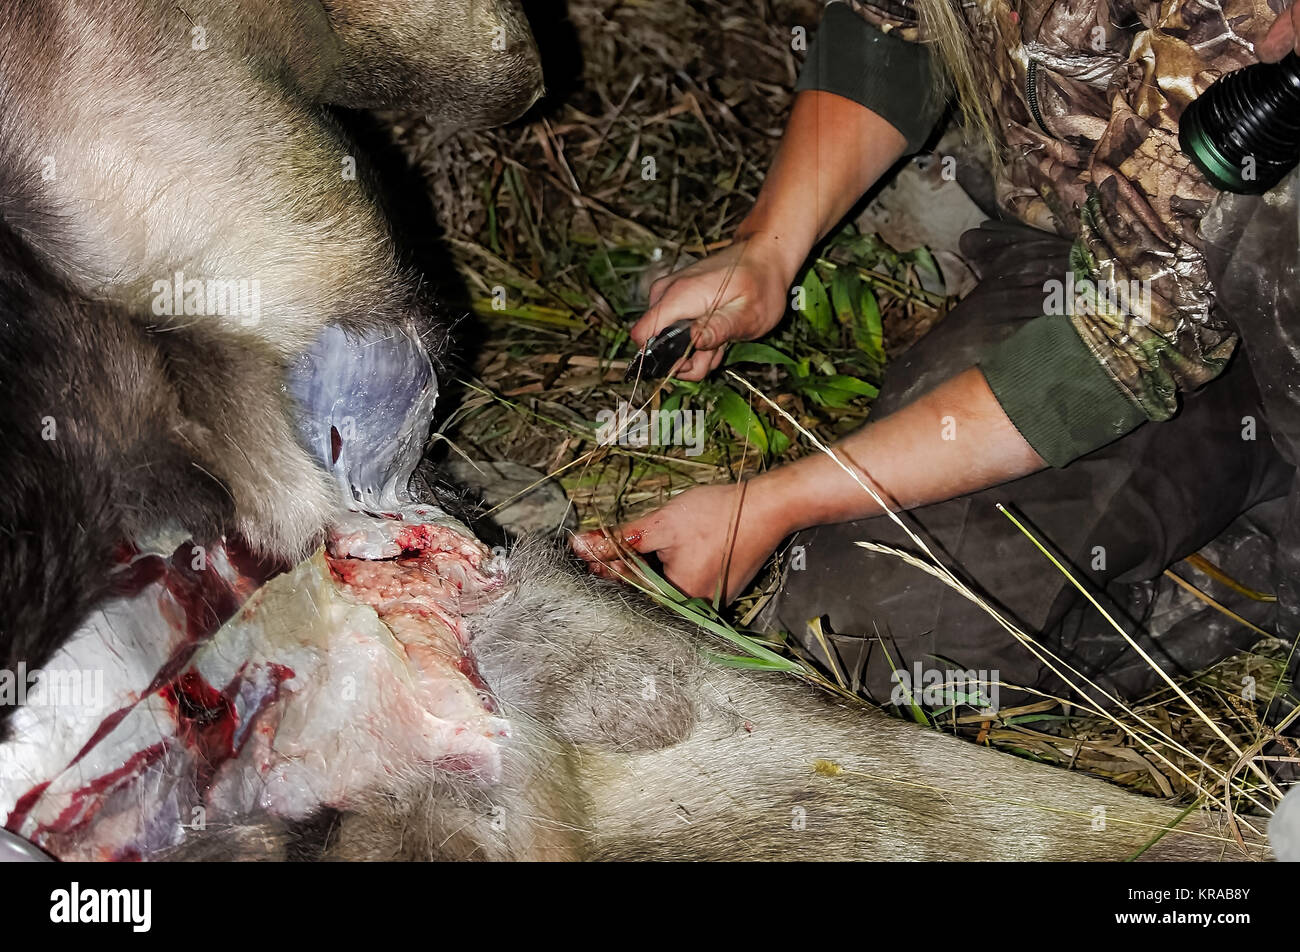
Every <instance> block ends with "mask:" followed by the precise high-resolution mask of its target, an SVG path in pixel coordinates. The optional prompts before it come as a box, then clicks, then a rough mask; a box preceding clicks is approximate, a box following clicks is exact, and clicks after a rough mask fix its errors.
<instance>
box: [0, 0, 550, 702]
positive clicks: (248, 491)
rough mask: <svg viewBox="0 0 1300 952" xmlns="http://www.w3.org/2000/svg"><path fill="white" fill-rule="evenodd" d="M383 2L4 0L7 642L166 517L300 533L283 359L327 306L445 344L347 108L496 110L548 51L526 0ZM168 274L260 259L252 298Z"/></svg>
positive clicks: (34, 648)
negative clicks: (181, 302) (186, 294)
mask: <svg viewBox="0 0 1300 952" xmlns="http://www.w3.org/2000/svg"><path fill="white" fill-rule="evenodd" d="M391 6H392V5H391V4H388V3H379V2H375V0H330V2H329V3H328V4H322V3H320V2H316V0H241V2H228V0H193V2H188V3H183V4H177V3H175V2H173V0H85V2H78V3H71V4H70V3H61V2H57V0H5V2H3V3H0V90H3V93H4V97H3V98H4V109H3V112H2V114H0V159H2V160H3V161H0V289H3V290H4V291H5V298H4V300H3V302H0V308H3V321H4V323H3V326H2V327H0V386H3V387H4V389H5V391H6V396H7V400H8V402H7V403H6V405H5V406H4V407H3V409H0V437H3V440H4V445H5V453H6V463H7V465H5V467H4V470H3V472H0V602H3V603H4V604H6V605H12V606H18V607H17V608H15V609H14V610H11V611H8V612H6V615H5V617H4V618H3V619H0V664H4V665H6V666H10V667H11V666H12V665H14V664H16V663H17V662H18V661H27V662H28V663H29V664H33V665H36V664H39V663H40V662H41V661H43V660H45V659H46V658H48V657H49V656H50V655H51V654H52V653H53V651H54V650H56V649H57V648H58V646H59V645H61V644H62V643H63V642H64V641H65V640H66V639H67V637H68V636H69V635H70V634H71V632H72V631H73V630H74V629H75V627H76V626H77V624H78V623H79V622H80V621H81V620H82V619H83V618H84V617H85V615H86V613H87V612H88V610H89V609H90V607H91V606H92V605H93V604H94V603H95V602H96V601H97V600H99V599H100V598H102V597H103V596H104V594H105V593H106V591H107V590H108V588H107V587H108V584H109V581H108V577H107V576H108V571H109V568H110V565H111V554H112V552H113V550H114V547H115V546H117V545H119V544H123V543H127V542H129V541H130V540H131V539H133V538H140V537H141V535H142V534H147V533H148V532H149V531H152V530H154V529H157V528H158V527H159V526H163V525H166V524H168V523H179V524H181V525H184V526H186V527H187V528H190V529H192V531H194V532H195V533H196V537H200V538H210V537H213V536H214V535H216V534H218V533H220V532H238V533H239V534H240V535H241V536H242V537H243V538H244V540H245V541H246V542H247V543H248V544H249V545H250V547H251V548H252V549H253V550H254V551H256V552H258V553H259V554H261V555H264V556H268V557H271V558H275V559H279V560H282V561H293V560H296V559H298V558H300V557H301V556H303V555H304V554H306V553H307V552H308V551H310V550H311V549H312V548H313V547H314V546H315V545H316V543H317V542H318V541H319V539H320V537H321V533H322V531H323V529H324V527H325V526H326V525H328V524H329V523H330V521H331V520H332V518H333V517H334V515H335V513H336V507H337V505H338V498H339V495H338V493H337V492H335V491H334V490H332V489H331V487H330V484H329V481H328V479H327V476H326V474H325V473H324V471H323V470H322V469H321V467H320V466H318V465H317V464H316V463H315V462H314V461H313V460H312V458H311V457H310V456H309V455H308V454H307V452H306V451H305V450H304V449H303V447H302V446H301V445H300V444H299V442H298V440H297V439H296V438H295V431H294V428H293V425H292V422H291V420H292V413H293V408H292V407H291V406H289V405H288V404H287V398H286V397H285V395H284V392H283V389H284V388H283V381H284V373H285V368H286V366H287V365H288V363H289V362H290V361H292V360H293V358H294V357H295V356H296V355H298V354H300V353H302V352H303V351H304V350H305V349H306V348H307V347H308V346H309V345H310V344H311V343H312V341H313V340H314V339H315V338H316V336H317V334H318V333H319V332H320V331H321V329H322V328H323V327H324V326H325V325H326V324H331V323H334V324H339V325H341V326H342V327H344V328H345V329H351V330H360V329H363V328H375V327H380V328H382V327H384V326H387V325H390V324H404V325H408V326H409V325H414V326H415V327H417V328H418V329H419V330H420V331H421V332H422V333H423V335H424V336H425V338H426V341H427V343H428V344H429V349H430V350H431V351H432V352H436V351H437V350H438V349H439V347H440V345H441V344H442V342H443V339H444V338H445V331H444V329H443V328H441V327H439V326H437V323H436V322H435V320H434V319H433V313H434V312H433V307H432V304H431V302H430V301H429V299H428V297H427V295H426V294H424V293H422V292H421V290H420V279H419V276H418V274H417V273H416V272H415V271H414V270H413V269H412V268H411V267H409V266H408V265H406V264H405V263H404V262H403V261H402V260H400V257H399V255H398V253H397V251H396V250H395V243H394V240H393V235H392V233H391V228H390V225H389V222H388V219H387V217H386V215H385V214H384V212H383V210H382V207H381V204H380V201H379V192H378V189H377V187H376V185H375V183H374V182H373V181H372V176H371V175H370V173H369V172H368V170H367V166H366V163H365V161H364V158H363V157H362V156H361V155H359V150H358V149H357V148H356V147H355V145H354V143H352V142H351V141H350V139H349V138H348V136H347V135H346V134H345V133H344V132H343V130H342V127H341V126H340V123H339V122H338V120H337V118H336V117H335V115H334V113H332V112H331V111H330V106H331V104H339V105H347V106H358V105H367V106H382V105H395V104H398V103H401V104H405V105H412V106H417V107H421V108H424V109H426V110H427V111H429V112H430V113H431V114H433V115H434V116H435V117H437V118H439V119H440V120H441V121H444V122H447V123H452V124H460V125H466V124H473V123H484V122H498V121H504V120H506V119H509V118H512V117H513V116H515V115H517V114H518V113H519V112H521V111H522V110H523V109H524V108H526V107H527V106H528V105H529V104H530V103H531V102H532V101H533V100H534V99H535V98H536V97H537V95H539V93H540V90H541V71H540V66H539V61H538V58H537V52H536V49H535V47H534V45H533V41H532V36H531V34H530V33H529V32H528V28H527V25H526V22H525V21H524V20H523V18H522V14H520V13H519V11H518V9H517V8H516V7H515V6H514V5H513V3H512V2H509V0H500V2H494V0H445V2H437V3H434V2H424V3H417V2H412V3H411V4H410V5H409V7H410V11H409V12H410V16H409V17H394V16H393V15H392V10H391ZM178 273H179V274H181V275H183V276H184V278H185V279H188V280H197V281H201V282H205V283H209V282H211V283H215V282H222V283H223V284H224V282H232V281H233V282H239V281H245V282H252V281H256V282H257V285H258V287H259V288H260V308H258V313H256V314H232V313H184V309H182V312H181V313H159V311H160V308H159V306H158V304H159V301H158V291H157V289H156V287H155V285H156V283H157V282H159V281H162V282H170V281H172V280H173V279H174V277H175V275H177V274H178ZM161 310H164V311H165V310H167V309H166V308H162V309H161ZM172 310H176V309H175V308H172ZM195 310H200V311H202V310H205V308H195ZM217 310H220V308H217ZM51 425H52V428H51ZM200 534H201V535H200ZM6 713H7V712H6V711H0V723H2V722H3V720H4V717H5V714H6Z"/></svg>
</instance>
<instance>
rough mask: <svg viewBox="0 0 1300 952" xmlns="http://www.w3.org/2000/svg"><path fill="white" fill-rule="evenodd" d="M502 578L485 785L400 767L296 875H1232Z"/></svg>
mask: <svg viewBox="0 0 1300 952" xmlns="http://www.w3.org/2000/svg"><path fill="white" fill-rule="evenodd" d="M509 575H510V585H511V594H510V595H509V597H507V598H505V599H503V600H502V601H500V602H497V603H495V604H494V605H493V606H491V607H490V608H488V609H487V610H486V611H485V612H483V613H481V614H479V615H476V616H472V618H471V619H470V623H471V626H472V631H473V641H472V647H473V650H474V651H475V653H476V655H477V658H478V666H479V670H480V671H481V673H482V674H483V676H484V678H485V680H486V681H487V682H488V684H489V685H490V686H491V687H492V689H493V693H494V695H495V696H496V698H497V699H498V701H499V702H500V704H501V706H502V711H503V713H505V714H506V715H508V716H509V717H510V718H511V719H512V722H513V723H514V725H515V729H514V736H513V737H512V738H511V740H510V742H509V743H508V745H507V747H506V749H505V762H504V775H503V777H502V779H501V780H500V781H499V782H497V783H495V784H486V783H477V782H474V781H471V780H466V779H463V777H461V778H457V777H455V776H454V775H450V774H447V773H446V772H441V771H437V770H434V769H423V770H422V769H418V768H412V769H411V771H410V772H409V773H408V775H407V776H405V777H401V778H395V780H394V782H393V784H392V785H391V786H390V787H389V788H387V789H384V790H377V791H375V793H374V795H373V796H372V798H371V799H370V801H369V802H368V803H364V804H362V805H361V806H360V807H358V808H357V809H355V810H353V811H351V812H349V813H347V814H343V815H336V814H330V815H327V816H323V817H321V818H320V824H319V825H318V826H317V827H316V828H315V829H316V832H317V833H319V834H321V835H319V837H318V838H317V839H316V840H315V841H314V842H313V844H312V847H311V848H310V850H309V851H308V853H307V857H306V858H322V859H333V860H574V859H587V860H646V859H652V860H686V861H690V860H757V859H764V860H770V859H799V860H823V859H839V860H966V861H977V862H987V861H991V860H1060V859H1070V860H1085V859H1091V860H1104V859H1110V860H1118V859H1124V858H1127V857H1129V856H1133V855H1135V854H1137V853H1139V852H1140V851H1141V850H1142V848H1143V847H1144V846H1146V844H1148V843H1149V842H1150V841H1152V840H1155V839H1157V837H1158V835H1159V834H1161V833H1162V831H1163V830H1165V829H1166V828H1172V832H1170V833H1168V834H1167V835H1165V836H1164V837H1163V838H1162V839H1160V840H1159V842H1157V843H1156V844H1155V845H1154V846H1153V847H1151V848H1150V849H1149V850H1147V851H1146V852H1145V853H1143V856H1142V858H1144V859H1147V860H1157V859H1179V860H1218V859H1231V858H1242V856H1243V854H1242V852H1241V851H1240V850H1239V848H1238V847H1237V845H1236V844H1235V843H1234V842H1233V841H1232V836H1231V834H1230V833H1229V832H1228V831H1227V830H1226V829H1225V828H1223V827H1222V825H1221V824H1220V823H1219V822H1218V821H1217V820H1216V818H1215V817H1214V816H1213V815H1212V814H1209V813H1204V812H1202V813H1195V814H1192V815H1190V816H1188V817H1186V818H1184V819H1183V820H1182V822H1181V823H1177V821H1178V819H1179V817H1180V815H1181V813H1182V811H1181V810H1180V809H1178V808H1177V807H1174V806H1170V805H1169V804H1167V803H1164V802H1161V801H1159V800H1155V799H1149V798H1145V797H1140V796H1137V795H1135V794H1133V793H1130V792H1127V791H1124V790H1122V789H1119V788H1117V787H1114V786H1111V785H1109V784H1106V783H1103V782H1101V781H1099V780H1095V779H1092V778H1089V777H1085V776H1082V775H1080V774H1077V773H1071V772H1067V771H1063V770H1060V769H1057V768H1053V767H1048V766H1044V765H1041V764H1035V763H1031V762H1028V761H1024V760H1019V759H1016V758H1014V757H1010V756H1008V755H1005V754H1000V753H997V752H995V751H991V750H988V749H985V748H981V747H978V746H975V745H973V744H970V743H968V742H965V741H962V740H959V739H957V738H954V737H949V736H946V735H944V734H941V733H938V732H934V731H926V730H922V729H919V728H917V727H916V726H915V725H910V724H907V723H905V722H903V721H900V720H897V719H894V718H890V717H888V716H886V715H884V714H882V713H880V712H879V711H876V710H874V709H872V708H869V707H866V706H864V705H859V704H854V703H849V702H845V701H842V700H838V699H835V698H832V697H830V696H828V695H826V694H825V693H824V692H822V691H820V690H818V689H816V688H813V687H811V686H809V685H806V684H803V683H800V682H797V681H795V680H793V679H791V678H789V677H788V676H786V675H762V674H755V673H753V672H743V671H736V670H733V669H728V668H723V667H718V666H716V665H713V664H710V663H708V662H706V661H704V660H703V659H702V657H701V655H700V653H699V651H698V649H699V648H700V647H701V645H702V641H701V639H702V637H704V636H703V635H702V634H701V633H700V632H698V631H696V630H694V629H692V628H691V627H690V626H687V625H684V624H682V623H680V622H679V621H677V620H676V619H675V618H674V617H671V616H668V615H666V614H665V613H663V612H661V611H659V610H657V609H654V608H652V607H650V606H647V605H646V604H645V603H643V602H642V601H641V600H640V599H637V598H635V597H633V596H630V595H629V594H628V593H627V592H626V591H625V590H621V589H619V588H617V587H615V586H611V585H609V584H607V583H603V582H598V581H595V580H592V579H590V578H584V577H582V576H580V575H578V574H576V573H575V572H574V571H573V570H572V569H571V568H570V567H569V566H568V565H567V564H566V560H565V559H564V558H563V557H561V556H560V555H559V554H558V553H556V552H554V551H550V550H549V549H548V548H547V547H546V546H544V545H540V544H537V543H533V544H531V545H527V546H525V547H523V548H520V549H517V550H516V551H514V552H513V553H511V555H510V557H509ZM1176 823H1177V825H1175V824H1176ZM302 842H303V838H302V836H301V832H300V828H297V827H295V828H290V827H288V826H285V825H281V824H278V823H275V822H273V821H261V822H258V823H253V824H250V825H248V826H241V827H236V828H233V829H231V828H227V829H223V830H220V831H216V832H212V833H209V834H208V835H207V837H206V840H205V839H203V838H200V839H198V840H195V841H192V842H189V843H186V844H185V845H184V846H183V847H182V848H181V849H180V850H179V851H178V852H177V854H176V856H175V857H174V858H178V859H181V858H187V859H195V858H205V859H265V858H269V857H275V858H287V857H288V855H289V851H290V850H291V849H297V848H299V847H301V844H302ZM1254 853H1255V855H1259V854H1260V853H1261V850H1259V849H1258V848H1255V849H1254ZM296 856H297V858H304V857H303V854H302V852H301V851H299V852H298V853H297V854H296Z"/></svg>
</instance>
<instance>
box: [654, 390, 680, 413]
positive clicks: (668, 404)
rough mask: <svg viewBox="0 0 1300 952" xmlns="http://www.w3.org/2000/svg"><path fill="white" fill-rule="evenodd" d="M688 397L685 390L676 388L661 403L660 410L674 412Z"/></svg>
mask: <svg viewBox="0 0 1300 952" xmlns="http://www.w3.org/2000/svg"><path fill="white" fill-rule="evenodd" d="M685 397H686V391H685V390H674V391H673V392H672V393H670V394H669V395H668V396H666V397H664V399H663V401H662V402H661V403H660V404H659V412H661V413H674V412H676V410H677V409H678V408H679V407H680V406H681V405H682V400H683V399H684V398H685Z"/></svg>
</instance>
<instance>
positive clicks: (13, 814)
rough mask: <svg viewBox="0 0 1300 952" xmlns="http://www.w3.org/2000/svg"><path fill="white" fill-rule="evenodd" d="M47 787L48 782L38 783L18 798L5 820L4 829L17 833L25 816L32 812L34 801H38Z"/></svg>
mask: <svg viewBox="0 0 1300 952" xmlns="http://www.w3.org/2000/svg"><path fill="white" fill-rule="evenodd" d="M49 785H50V782H49V781H48V780H46V781H45V782H44V783H38V784H37V785H36V786H34V787H32V789H30V790H28V791H27V792H26V793H24V794H23V795H22V796H21V797H19V798H18V802H17V803H15V804H14V808H13V809H12V810H11V811H9V817H8V818H7V819H6V820H5V828H6V829H9V830H13V831H14V832H15V833H17V832H18V831H19V829H21V828H22V825H23V821H24V820H26V819H27V814H29V813H31V812H32V807H34V806H36V801H38V800H40V798H41V794H43V793H44V792H45V788H46V787H48V786H49Z"/></svg>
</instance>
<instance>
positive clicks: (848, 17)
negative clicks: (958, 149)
mask: <svg viewBox="0 0 1300 952" xmlns="http://www.w3.org/2000/svg"><path fill="white" fill-rule="evenodd" d="M937 78H938V77H937V75H936V74H935V72H934V65H933V63H932V62H931V59H930V51H929V50H928V49H927V48H926V47H925V46H923V45H922V44H920V43H909V42H908V41H907V40H902V39H899V38H898V37H896V36H894V35H893V34H890V33H883V32H881V30H879V29H878V28H877V27H875V26H873V25H872V24H870V23H868V22H867V21H866V20H864V19H862V17H860V16H858V15H857V14H856V13H854V12H853V10H852V9H850V8H849V6H848V5H847V4H844V3H831V4H828V5H827V7H826V14H825V15H824V16H823V17H822V22H821V26H819V27H818V28H817V36H816V37H815V38H814V39H813V42H812V46H811V47H810V48H809V50H808V60H807V62H805V63H804V67H803V71H802V72H801V73H800V74H799V82H798V83H796V84H795V91H796V92H802V91H804V90H806V89H819V90H822V91H824V92H828V93H835V94H836V95H838V96H843V97H844V98H846V99H851V100H853V101H854V102H856V103H859V104H861V105H863V106H865V107H866V108H868V109H870V110H871V111H872V112H874V113H875V114H876V115H878V116H880V117H881V118H882V119H884V120H885V121H886V122H888V123H889V124H890V125H891V126H893V127H894V128H895V129H897V130H898V131H899V132H900V133H901V134H902V136H903V138H905V139H906V140H907V152H908V154H909V155H910V154H912V153H914V152H917V151H919V150H920V148H921V146H923V145H924V144H925V140H926V139H928V138H929V137H930V133H931V132H932V131H933V130H934V127H935V125H936V124H937V123H938V121H939V117H940V116H941V115H942V114H943V109H944V105H945V102H944V97H943V96H942V94H941V93H940V91H939V90H940V84H939V83H938V82H937Z"/></svg>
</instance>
